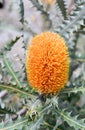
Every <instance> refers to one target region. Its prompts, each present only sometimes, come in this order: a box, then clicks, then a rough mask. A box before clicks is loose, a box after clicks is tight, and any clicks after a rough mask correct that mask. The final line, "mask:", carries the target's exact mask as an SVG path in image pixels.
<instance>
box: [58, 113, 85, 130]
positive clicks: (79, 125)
mask: <svg viewBox="0 0 85 130" xmlns="http://www.w3.org/2000/svg"><path fill="white" fill-rule="evenodd" d="M58 113H59V114H60V115H61V116H62V118H63V120H64V121H66V122H67V123H68V125H69V126H71V127H74V128H75V130H79V129H80V130H81V129H83V130H85V123H84V119H80V120H79V119H77V117H78V116H71V112H65V111H61V112H58Z"/></svg>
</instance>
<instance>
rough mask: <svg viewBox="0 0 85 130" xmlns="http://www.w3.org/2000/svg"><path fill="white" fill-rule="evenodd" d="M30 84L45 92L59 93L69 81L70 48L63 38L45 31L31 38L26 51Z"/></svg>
mask: <svg viewBox="0 0 85 130" xmlns="http://www.w3.org/2000/svg"><path fill="white" fill-rule="evenodd" d="M26 71H27V78H28V82H29V84H30V85H31V86H32V87H33V88H35V89H37V91H39V92H40V93H44V94H57V93H58V92H59V91H60V89H61V88H63V87H64V85H65V84H66V83H67V80H68V71H69V57H68V49H67V47H66V44H65V41H64V40H63V38H62V37H61V36H60V35H58V34H56V33H52V32H44V33H41V34H39V35H36V36H35V37H34V38H32V39H31V41H30V43H29V45H28V48H27V53H26Z"/></svg>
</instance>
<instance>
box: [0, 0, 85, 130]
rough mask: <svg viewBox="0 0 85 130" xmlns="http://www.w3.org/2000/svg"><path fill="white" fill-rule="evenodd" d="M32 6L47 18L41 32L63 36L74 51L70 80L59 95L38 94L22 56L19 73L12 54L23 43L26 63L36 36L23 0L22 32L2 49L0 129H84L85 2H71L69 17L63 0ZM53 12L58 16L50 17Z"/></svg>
mask: <svg viewBox="0 0 85 130" xmlns="http://www.w3.org/2000/svg"><path fill="white" fill-rule="evenodd" d="M47 1H48V0H47ZM28 2H29V3H30V4H31V5H32V7H31V8H32V9H35V12H36V14H37V13H40V16H41V17H42V19H43V25H45V26H43V28H42V31H48V30H49V31H53V32H57V33H59V34H60V35H62V37H64V39H65V41H66V44H67V46H68V48H69V57H70V72H69V81H68V84H67V85H66V86H65V88H64V89H63V90H61V91H60V92H59V94H58V95H56V96H54V95H48V96H45V95H39V94H38V93H37V92H35V91H34V90H32V88H31V87H30V86H29V84H28V82H27V78H26V70H25V61H24V60H23V58H21V57H20V56H19V55H18V54H17V55H16V59H18V63H19V65H21V68H20V70H19V69H17V67H16V64H14V62H13V59H12V58H11V57H12V56H11V55H10V53H11V51H12V49H13V47H14V46H15V45H16V44H17V43H18V42H19V41H20V40H21V39H22V42H21V41H20V42H21V44H22V49H23V50H24V52H23V53H24V59H25V53H26V46H27V41H26V39H25V36H26V34H27V35H28V36H29V37H30V36H33V35H35V34H37V32H36V33H35V31H34V30H33V28H32V27H31V26H30V25H28V23H29V22H26V18H25V4H24V1H23V0H20V1H19V4H18V7H19V11H18V13H19V22H20V23H19V24H20V25H22V27H21V28H20V30H18V31H20V32H21V33H22V34H20V35H19V36H16V37H15V39H12V40H10V41H8V42H7V43H6V44H5V45H3V47H1V48H0V130H66V129H68V130H85V116H84V115H85V102H84V101H83V100H82V98H85V53H84V47H85V45H84V44H83V43H84V39H85V38H84V34H85V1H84V0H81V1H79V0H78V1H75V2H74V3H72V5H71V3H70V6H73V8H71V11H70V13H69V14H68V7H67V6H66V4H67V3H66V2H65V1H64V0H62V1H61V0H56V1H55V2H54V4H53V3H51V4H48V3H44V4H43V3H42V0H28ZM71 2H72V1H71ZM46 4H47V5H46ZM51 8H53V9H54V12H55V14H52V13H51V11H50V10H51ZM52 15H54V17H55V19H53V18H52V17H51V16H52ZM28 18H29V16H28ZM1 22H2V21H1ZM46 23H47V24H46ZM27 27H28V29H29V31H28V30H26V29H27ZM28 39H29V38H28ZM79 40H80V43H79ZM82 104H83V105H82Z"/></svg>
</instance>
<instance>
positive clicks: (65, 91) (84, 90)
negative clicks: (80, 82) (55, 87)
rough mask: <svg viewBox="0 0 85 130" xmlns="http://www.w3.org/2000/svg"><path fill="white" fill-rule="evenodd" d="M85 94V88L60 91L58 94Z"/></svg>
mask: <svg viewBox="0 0 85 130" xmlns="http://www.w3.org/2000/svg"><path fill="white" fill-rule="evenodd" d="M78 92H81V93H85V87H83V86H82V87H74V88H66V89H64V90H61V92H60V93H78Z"/></svg>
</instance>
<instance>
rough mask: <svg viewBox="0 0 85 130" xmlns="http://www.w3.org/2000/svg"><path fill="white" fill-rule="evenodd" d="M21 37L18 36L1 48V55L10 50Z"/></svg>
mask: <svg viewBox="0 0 85 130" xmlns="http://www.w3.org/2000/svg"><path fill="white" fill-rule="evenodd" d="M19 39H20V37H16V38H15V39H14V40H13V39H12V40H11V41H10V42H8V43H7V44H6V45H5V46H4V47H3V48H2V49H1V50H0V55H3V53H4V52H6V51H10V50H11V48H12V47H13V45H14V44H15V43H16V42H17V41H18V40H19Z"/></svg>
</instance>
